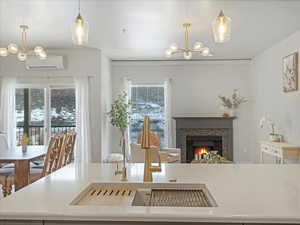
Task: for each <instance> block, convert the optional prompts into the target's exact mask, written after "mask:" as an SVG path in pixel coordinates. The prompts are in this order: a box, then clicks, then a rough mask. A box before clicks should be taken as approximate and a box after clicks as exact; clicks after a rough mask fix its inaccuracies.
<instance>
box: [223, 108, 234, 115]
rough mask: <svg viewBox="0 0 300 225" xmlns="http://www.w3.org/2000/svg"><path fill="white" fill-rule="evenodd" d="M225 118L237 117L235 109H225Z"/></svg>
mask: <svg viewBox="0 0 300 225" xmlns="http://www.w3.org/2000/svg"><path fill="white" fill-rule="evenodd" d="M223 116H224V117H235V109H233V108H224V112H223Z"/></svg>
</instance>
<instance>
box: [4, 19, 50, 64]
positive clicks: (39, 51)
mask: <svg viewBox="0 0 300 225" xmlns="http://www.w3.org/2000/svg"><path fill="white" fill-rule="evenodd" d="M20 29H21V44H20V47H18V45H17V44H15V43H10V44H9V45H8V46H7V48H4V47H0V56H2V57H6V56H8V55H17V58H18V60H19V61H21V62H24V61H26V60H27V58H28V56H36V57H38V58H39V59H41V60H44V59H47V53H46V51H45V49H44V48H43V47H42V46H36V47H35V48H34V49H33V50H32V49H28V47H27V30H28V29H29V27H28V25H25V24H22V25H20Z"/></svg>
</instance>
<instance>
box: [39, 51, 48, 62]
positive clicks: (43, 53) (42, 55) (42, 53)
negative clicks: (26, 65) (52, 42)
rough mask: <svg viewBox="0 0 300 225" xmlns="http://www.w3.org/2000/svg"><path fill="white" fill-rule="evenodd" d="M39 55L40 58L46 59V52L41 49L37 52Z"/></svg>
mask: <svg viewBox="0 0 300 225" xmlns="http://www.w3.org/2000/svg"><path fill="white" fill-rule="evenodd" d="M39 57H40V59H41V60H44V59H47V53H46V52H45V51H44V50H43V51H42V52H40V53H39Z"/></svg>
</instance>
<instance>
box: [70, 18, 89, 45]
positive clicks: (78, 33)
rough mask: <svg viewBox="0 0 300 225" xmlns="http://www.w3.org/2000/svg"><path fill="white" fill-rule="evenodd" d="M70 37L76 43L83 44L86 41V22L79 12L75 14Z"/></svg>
mask: <svg viewBox="0 0 300 225" xmlns="http://www.w3.org/2000/svg"><path fill="white" fill-rule="evenodd" d="M72 39H73V43H74V44H76V45H83V44H86V43H87V42H88V23H87V22H85V21H84V20H83V18H82V17H81V16H80V14H79V15H78V16H77V18H76V20H75V24H74V27H73V28H72Z"/></svg>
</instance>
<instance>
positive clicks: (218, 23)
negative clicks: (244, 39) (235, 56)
mask: <svg viewBox="0 0 300 225" xmlns="http://www.w3.org/2000/svg"><path fill="white" fill-rule="evenodd" d="M212 29H213V33H214V39H215V42H216V43H223V42H226V41H229V40H230V38H231V18H230V17H228V16H225V14H224V12H223V10H222V11H221V12H220V13H219V15H218V16H217V18H216V19H215V20H214V21H213V22H212Z"/></svg>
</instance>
